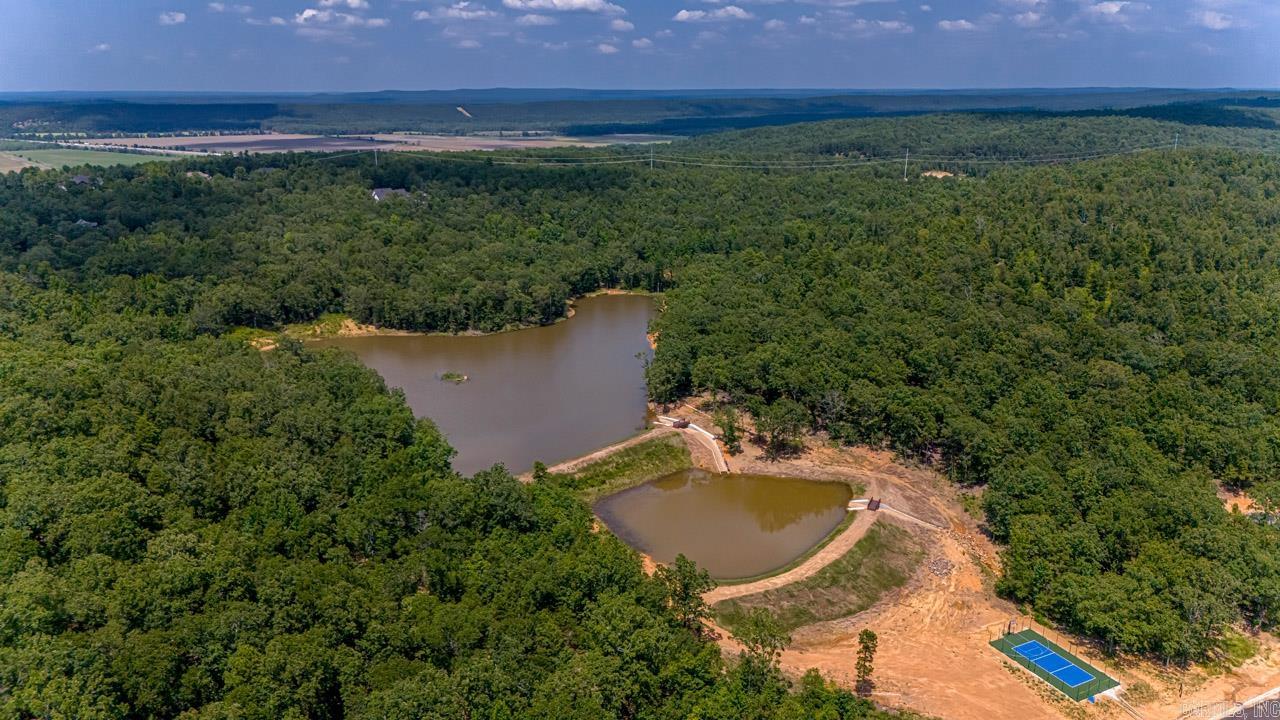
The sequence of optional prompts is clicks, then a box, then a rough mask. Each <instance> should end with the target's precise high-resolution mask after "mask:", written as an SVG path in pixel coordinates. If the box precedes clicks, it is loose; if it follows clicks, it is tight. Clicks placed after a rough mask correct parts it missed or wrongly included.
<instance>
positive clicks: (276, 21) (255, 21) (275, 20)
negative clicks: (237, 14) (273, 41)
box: [244, 15, 289, 25]
mask: <svg viewBox="0 0 1280 720" xmlns="http://www.w3.org/2000/svg"><path fill="white" fill-rule="evenodd" d="M244 21H245V22H246V23H248V24H250V25H288V24H289V21H288V20H285V19H284V18H282V17H280V16H278V15H272V16H271V17H269V18H267V19H266V20H262V19H259V18H245V19H244Z"/></svg>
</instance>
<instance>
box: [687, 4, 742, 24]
mask: <svg viewBox="0 0 1280 720" xmlns="http://www.w3.org/2000/svg"><path fill="white" fill-rule="evenodd" d="M755 17H756V16H755V15H752V14H751V13H749V12H747V11H746V10H743V9H742V8H740V7H738V6H737V5H725V6H724V7H722V8H716V9H715V10H681V11H680V12H678V13H676V14H675V17H673V18H671V19H672V20H675V21H676V22H717V21H720V20H754V19H755Z"/></svg>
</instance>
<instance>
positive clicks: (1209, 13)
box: [1191, 10, 1235, 30]
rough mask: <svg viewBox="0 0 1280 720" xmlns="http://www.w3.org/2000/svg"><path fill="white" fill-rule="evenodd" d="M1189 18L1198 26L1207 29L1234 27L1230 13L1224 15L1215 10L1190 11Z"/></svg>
mask: <svg viewBox="0 0 1280 720" xmlns="http://www.w3.org/2000/svg"><path fill="white" fill-rule="evenodd" d="M1191 19H1192V20H1194V21H1195V23H1196V24H1197V25H1199V26H1200V27H1203V28H1208V29H1209V30H1226V29H1228V28H1232V27H1235V20H1234V19H1232V17H1231V16H1230V15H1224V14H1222V13H1220V12H1218V11H1217V10H1201V11H1200V12H1196V13H1192V15H1191Z"/></svg>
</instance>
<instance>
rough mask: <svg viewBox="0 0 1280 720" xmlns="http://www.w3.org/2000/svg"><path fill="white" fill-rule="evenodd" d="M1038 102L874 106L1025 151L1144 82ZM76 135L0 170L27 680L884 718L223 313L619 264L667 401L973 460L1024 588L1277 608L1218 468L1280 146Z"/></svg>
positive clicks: (20, 695)
mask: <svg viewBox="0 0 1280 720" xmlns="http://www.w3.org/2000/svg"><path fill="white" fill-rule="evenodd" d="M1012 122H1013V121H1011V120H1008V119H1000V118H987V117H981V116H965V117H964V118H956V117H947V118H931V117H922V118H912V119H904V120H899V121H896V122H893V123H887V122H882V121H870V124H869V127H872V128H878V129H879V132H881V133H882V134H883V136H882V137H879V138H878V139H876V138H874V137H872V138H870V139H867V140H865V142H874V143H878V144H879V145H880V146H882V147H889V146H892V145H894V144H895V143H898V142H899V141H900V140H899V136H900V135H901V134H920V135H921V136H926V135H927V134H928V132H929V130H930V128H933V129H935V130H936V129H937V127H939V126H940V125H939V124H941V126H943V127H948V128H953V129H954V133H949V135H953V136H955V137H958V138H960V139H963V138H965V137H972V138H978V137H980V136H981V135H982V128H983V126H984V125H986V126H987V129H988V131H989V132H990V133H994V134H997V135H1003V136H1004V137H1005V138H1009V137H1012V138H1013V139H1002V140H1000V141H999V142H1001V143H1006V145H1005V146H1007V147H1014V146H1015V145H1016V146H1018V147H1022V146H1023V143H1026V147H1028V151H1030V149H1031V148H1032V147H1033V145H1032V144H1033V143H1034V137H1035V134H1036V132H1038V131H1039V132H1043V133H1044V144H1045V145H1054V144H1055V143H1058V144H1061V143H1063V142H1065V141H1064V140H1062V139H1061V138H1068V139H1069V138H1075V137H1080V138H1087V137H1088V136H1089V134H1090V133H1091V132H1099V133H1101V132H1104V130H1103V129H1102V128H1110V129H1111V132H1112V133H1113V135H1114V137H1115V138H1116V139H1117V140H1118V141H1123V142H1137V141H1138V140H1139V139H1140V137H1141V136H1140V133H1142V132H1145V131H1146V130H1145V128H1149V127H1150V125H1149V123H1153V122H1155V121H1151V120H1145V119H1130V118H1078V119H1069V120H1060V119H1052V120H1036V121H1034V122H1032V123H1030V124H1029V125H1028V126H1027V128H1026V129H1025V130H1024V131H1023V133H1022V134H1021V135H1017V134H1014V135H1012V136H1011V135H1010V131H1009V130H1008V127H1007V125H1008V124H1009V123H1012ZM876 123H879V124H876ZM966 123H968V125H966ZM1039 123H1049V124H1039ZM1058 123H1065V125H1058ZM857 125H858V123H853V124H851V125H850V126H849V127H850V128H852V129H850V130H849V131H848V132H849V133H850V134H851V135H857V134H858V133H862V132H863V131H862V130H860V129H858V128H857V127H856V126H857ZM1054 128H1058V129H1054ZM845 131H846V130H845V125H843V124H835V125H829V126H813V127H810V126H803V125H802V126H797V127H796V128H794V129H792V130H790V131H776V130H775V131H752V132H750V133H739V134H734V135H732V136H728V137H726V138H724V139H708V140H707V141H705V143H706V147H712V146H714V145H716V144H717V143H723V147H724V151H725V152H730V151H732V149H733V148H736V147H741V144H742V143H743V142H744V141H745V139H746V138H750V137H753V136H754V137H767V138H772V140H771V141H775V142H776V146H775V147H776V148H777V151H778V152H779V153H783V152H787V150H786V148H785V138H786V133H788V132H791V133H792V134H791V141H792V143H793V145H792V149H791V150H790V152H794V153H806V152H812V151H813V148H814V145H813V143H814V142H815V140H817V139H818V138H819V137H821V136H823V135H828V136H832V137H836V136H838V135H839V133H841V132H845ZM867 132H871V131H867ZM1215 132H1218V130H1215ZM1238 132H1241V133H1243V136H1248V133H1246V132H1245V131H1238ZM1249 132H1254V133H1256V132H1265V131H1249ZM873 134H874V133H873ZM1109 137H1110V136H1109ZM934 140H935V144H937V143H940V142H941V141H940V140H938V139H937V138H934ZM700 142H702V141H700ZM860 142H862V141H860ZM952 142H953V143H954V144H955V147H957V148H958V149H960V150H962V151H963V150H964V148H963V147H961V145H960V140H958V139H957V140H953V141H952ZM991 147H992V146H991V145H981V146H977V147H970V148H969V151H970V152H973V153H975V154H979V153H990V152H994V150H991ZM694 149H696V147H695V146H694V144H693V143H690V144H688V145H684V144H682V145H680V146H677V147H676V148H673V152H674V151H677V150H679V151H686V150H689V151H692V150H694ZM192 169H200V170H203V171H205V172H207V173H209V174H211V175H212V176H213V177H212V178H211V179H209V180H206V179H203V178H201V177H199V176H194V177H188V176H187V174H186V173H187V171H188V170H192ZM76 172H83V170H78V171H76ZM91 172H92V174H93V175H94V176H96V177H97V178H100V179H101V184H95V183H88V184H84V185H77V184H75V183H70V182H68V179H69V175H70V174H72V173H69V172H64V171H36V170H26V171H23V172H22V173H20V174H9V175H5V176H3V177H0V271H2V274H0V707H4V709H5V713H6V714H9V715H13V716H17V717H30V716H36V717H43V716H57V715H59V714H61V715H62V716H77V717H172V716H176V715H179V714H182V713H187V715H186V716H188V717H201V718H203V717H209V718H213V717H264V718H265V717H348V716H350V717H432V715H431V714H430V713H431V712H435V713H436V716H438V717H457V716H460V715H469V716H470V717H491V718H504V717H512V718H533V717H539V718H543V717H557V718H560V717H565V718H576V717H581V718H597V717H634V718H683V717H690V716H693V717H704V718H735V719H736V718H752V717H759V718H802V717H803V718H808V717H819V716H823V717H843V718H850V717H869V716H871V715H869V713H872V712H873V711H872V710H871V709H870V708H869V706H867V705H866V704H865V703H862V702H861V701H858V700H857V699H856V698H854V697H853V696H851V695H848V694H846V693H842V692H837V691H834V690H832V689H830V688H828V687H826V686H825V685H823V684H822V682H821V681H820V680H819V679H817V678H814V677H810V678H808V679H806V680H805V682H804V683H802V684H800V685H799V686H797V688H796V690H797V692H796V693H795V694H786V692H785V689H786V685H787V683H786V682H785V681H784V680H782V679H781V677H780V676H779V675H778V672H777V670H776V665H775V655H774V654H773V651H772V648H773V647H775V645H776V642H777V640H778V638H777V634H776V633H774V632H770V628H769V627H768V626H767V625H768V623H767V621H765V620H764V619H759V623H757V624H758V625H759V626H760V627H756V628H755V630H756V631H757V632H755V634H754V635H753V638H754V639H753V640H752V642H753V647H755V648H756V650H757V652H756V653H755V654H753V655H752V656H751V657H749V658H748V660H747V662H745V663H742V664H736V665H732V666H726V665H725V664H724V662H723V661H721V660H720V659H719V655H718V652H717V651H716V649H715V647H714V645H712V644H709V643H708V642H707V641H706V640H705V638H701V637H700V636H698V634H697V633H695V632H692V631H691V630H690V623H689V622H688V620H689V616H688V614H687V613H686V612H682V610H681V608H680V607H679V603H676V606H673V605H672V603H671V602H670V601H671V599H673V598H678V597H680V595H681V594H680V592H679V590H680V583H681V582H682V579H681V578H679V577H675V578H673V577H670V576H667V577H660V578H657V579H647V578H645V577H644V575H643V573H642V572H641V571H640V566H639V564H638V562H637V561H636V558H635V557H634V555H633V554H632V553H631V552H630V551H628V550H627V549H626V548H625V547H624V546H623V545H621V544H619V543H618V542H617V541H615V540H612V539H610V538H608V537H607V536H601V535H598V534H594V533H592V532H591V523H590V514H589V511H588V510H587V509H586V507H585V506H583V505H582V504H581V503H580V502H579V501H578V500H576V499H574V497H573V496H572V495H571V494H570V492H569V491H568V490H567V489H564V488H560V487H558V486H556V485H555V484H545V485H543V484H534V485H532V486H525V485H520V484H519V483H516V482H515V481H513V480H512V479H511V478H510V477H509V476H508V475H507V474H506V473H505V472H503V471H501V470H495V471H492V472H486V473H481V474H479V475H477V476H476V477H474V478H461V477H458V476H456V475H455V474H454V473H452V472H451V470H450V469H449V464H448V463H449V455H450V451H449V449H448V448H447V446H446V445H445V443H444V442H443V441H442V440H441V438H440V437H439V435H438V433H437V432H436V431H435V430H434V429H433V427H432V425H430V423H426V422H415V421H414V419H413V418H412V416H411V414H410V412H409V411H408V409H407V408H406V407H405V406H404V403H403V401H402V398H400V397H398V396H397V395H396V394H394V393H388V392H387V391H386V389H385V388H384V387H383V386H382V384H381V383H380V382H379V381H378V380H377V378H376V377H375V376H374V375H372V374H371V373H369V372H367V371H365V370H362V369H360V368H358V367H357V366H355V365H354V364H353V363H352V361H351V360H350V358H348V357H345V356H341V355H338V354H334V353H328V352H322V353H317V352H313V351H309V350H307V349H305V348H302V347H299V346H294V345H289V344H287V343H286V345H285V346H283V347H282V348H280V349H279V350H278V351H275V352H272V353H266V354H260V353H257V352H256V351H253V350H251V349H249V348H248V347H246V346H245V345H244V344H242V343H238V342H236V341H235V340H233V339H230V338H228V337H225V334H226V331H228V330H231V329H233V328H236V327H239V326H244V325H249V326H254V325H256V326H259V327H264V326H275V325H278V324H280V323H285V322H292V321H299V320H306V319H310V318H314V317H317V316H318V315H319V314H320V313H323V312H330V311H336V312H345V313H348V314H350V315H352V316H354V317H356V318H357V319H359V320H361V321H364V322H375V323H379V324H384V325H390V326H396V327H403V328H413V329H422V330H461V329H468V328H475V329H498V328H503V327H509V326H513V325H521V324H530V323H540V322H547V321H549V320H552V319H554V318H557V317H560V316H562V315H563V313H564V310H565V302H564V301H565V300H566V299H567V298H570V297H572V296H574V295H577V294H581V293H583V292H586V291H588V290H592V289H596V288H600V287H606V286H625V287H634V288H643V289H648V290H662V291H664V292H666V293H667V295H666V299H665V303H664V305H665V312H664V313H663V314H662V316H661V317H660V318H659V319H658V320H657V323H656V328H655V329H656V330H657V331H658V332H659V336H660V338H661V340H660V343H659V346H658V350H657V353H656V356H655V358H654V361H653V363H652V365H651V366H650V369H649V384H650V392H651V394H652V395H653V397H655V398H656V399H658V400H670V399H674V398H676V397H679V396H682V395H684V394H687V393H690V392H711V393H714V394H716V395H717V396H718V397H719V398H720V399H722V400H723V401H725V402H729V403H733V404H735V405H737V406H739V407H741V408H743V409H746V410H748V411H749V412H751V413H752V414H754V415H755V416H756V417H757V418H759V419H762V420H763V421H765V423H766V424H773V425H780V423H778V422H774V421H776V420H778V419H779V418H781V419H783V420H786V419H798V420H799V421H800V422H801V423H803V424H807V425H809V426H811V427H812V428H813V429H815V430H820V431H823V432H826V433H829V434H830V435H831V436H832V437H833V438H836V439H838V440H841V441H845V442H859V443H870V444H874V445H880V446H885V447H890V448H893V449H895V450H896V451H898V452H899V453H901V454H902V455H904V456H907V457H911V458H915V459H918V460H920V461H922V462H930V463H935V464H936V465H937V466H938V467H940V468H941V469H943V470H945V471H947V472H948V473H949V474H950V475H951V476H952V477H953V478H954V479H955V480H956V481H957V482H961V483H967V484H971V485H975V486H981V487H983V488H985V490H984V502H985V506H986V512H987V521H988V524H989V526H990V528H991V531H992V533H993V534H994V535H995V536H996V538H997V539H999V540H1000V541H1001V542H1003V543H1005V544H1006V550H1005V556H1004V560H1005V574H1004V576H1003V578H1002V579H1001V581H1000V588H1001V591H1002V592H1004V593H1005V594H1007V595H1008V596H1009V597H1011V598H1013V599H1016V600H1018V601H1020V602H1025V603H1027V604H1028V605H1030V606H1032V607H1034V608H1035V609H1036V610H1037V611H1038V612H1040V613H1042V614H1044V615H1047V616H1049V617H1051V618H1053V619H1054V620H1056V621H1057V622H1059V623H1061V624H1063V625H1064V626H1067V627H1069V628H1071V629H1073V630H1076V631H1079V632H1083V633H1086V634H1088V635H1091V636H1093V637H1096V638H1098V639H1100V640H1101V641H1103V642H1104V643H1107V644H1108V645H1109V646H1111V647H1115V648H1120V649H1125V650H1131V651H1138V652H1145V653H1151V654H1153V655H1156V656H1160V657H1166V658H1170V659H1174V660H1190V659H1197V658H1201V657H1203V656H1204V655H1205V654H1206V653H1207V652H1210V651H1211V650H1212V648H1213V647H1214V645H1215V643H1216V642H1217V640H1218V638H1220V637H1221V635H1222V633H1223V632H1224V631H1225V630H1226V628H1228V627H1229V626H1231V625H1232V624H1237V623H1249V624H1252V625H1256V626H1260V627H1271V626H1272V625H1273V624H1274V623H1275V621H1276V618H1277V612H1278V611H1280V543H1278V542H1277V541H1278V540H1280V536H1278V535H1277V530H1276V529H1275V528H1273V527H1271V526H1268V525H1264V524H1260V523H1257V522H1254V521H1253V520H1250V519H1248V518H1245V517H1241V516H1238V515H1230V514H1228V513H1226V512H1225V511H1224V510H1223V508H1222V504H1221V503H1220V502H1219V501H1218V500H1217V499H1216V497H1215V496H1214V490H1215V483H1222V484H1224V485H1228V486H1232V487H1241V488H1253V489H1255V490H1256V491H1260V492H1263V493H1265V492H1266V491H1267V490H1268V489H1276V485H1275V483H1276V482H1277V467H1278V461H1280V457H1278V456H1277V453H1278V452H1280V442H1278V441H1277V438H1280V417H1277V410H1278V409H1280V408H1278V407H1277V403H1278V402H1280V400H1278V398H1280V347H1278V346H1277V345H1278V336H1277V333H1278V332H1280V316H1278V315H1277V313H1280V305H1278V304H1277V303H1276V298H1275V294H1276V289H1277V287H1278V285H1277V283H1278V281H1280V270H1278V267H1277V263H1278V261H1280V255H1278V254H1277V252H1278V251H1277V247H1280V243H1277V240H1278V239H1280V238H1278V237H1277V234H1278V229H1280V197H1278V196H1280V160H1277V159H1276V158H1274V157H1271V156H1268V155H1261V154H1250V153H1242V152H1239V151H1230V150H1213V149H1204V148H1199V149H1192V150H1185V149H1184V150H1180V151H1178V152H1176V153H1175V152H1171V151H1160V152H1152V153H1142V154H1134V155H1127V156H1121V157H1114V158H1109V159H1105V160H1099V161H1093V162H1083V163H1070V164H1062V165H1056V166H1051V167H1017V166H1013V167H1002V166H991V167H988V169H987V170H985V171H984V172H983V174H982V175H981V176H980V177H969V178H962V179H961V178H957V179H951V180H932V179H922V178H918V177H915V178H912V181H911V182H906V183H904V182H902V180H901V177H900V173H901V166H895V167H878V166H873V167H868V168H861V169H857V170H839V171H803V172H801V171H795V172H791V171H779V170H770V171H746V170H734V169H718V168H696V167H687V168H680V167H670V166H667V167H662V166H660V167H658V168H657V169H652V170H651V169H649V168H648V167H640V166H598V167H578V168H550V167H540V168H539V167H505V166H498V165H492V164H489V163H486V162H485V161H484V160H483V159H481V158H479V157H478V156H474V155H468V156H460V157H457V158H454V159H449V160H446V159H437V158H432V157H429V156H412V155H406V156H396V157H392V158H387V157H385V156H384V157H383V158H382V160H381V162H380V164H379V165H378V166H376V167H375V166H374V164H373V163H372V161H371V159H369V158H365V157H337V156H333V157H323V156H320V157H317V156H260V157H247V158H246V157H237V158H222V159H216V160H200V161H189V162H188V161H179V162H175V163H169V164H163V165H162V164H151V165H144V166H139V167H133V168H113V169H107V170H102V169H97V170H93V171H91ZM379 186H385V187H404V188H407V189H409V190H411V191H412V193H413V195H412V197H410V198H406V199H391V200H387V201H384V202H374V201H373V200H372V199H371V198H370V197H369V189H370V188H372V187H379ZM81 219H84V220H89V221H92V222H96V223H98V225H97V226H96V227H85V226H83V225H78V224H77V221H78V220H81ZM685 580H687V578H686V579H685ZM749 625H752V624H750V623H749ZM752 626H753V627H754V625H752ZM851 662H852V660H851ZM823 708H825V709H823ZM822 713H826V715H822Z"/></svg>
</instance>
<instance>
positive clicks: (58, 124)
mask: <svg viewBox="0 0 1280 720" xmlns="http://www.w3.org/2000/svg"><path fill="white" fill-rule="evenodd" d="M1277 102H1280V96H1277V95H1276V94H1275V93H1265V92H1263V93H1259V92H1252V93H1249V92H1239V91H1211V90H1159V89H1107V88H1084V89H1076V90H1008V91H998V90H992V91H953V92H945V91H899V92H852V91H850V92H841V91H825V92H824V91H815V90H810V91H794V92H790V93H785V92H778V91H759V90H755V91H753V90H739V91H736V92H735V91H726V90H720V91H696V90H695V91H689V90H686V91H665V92H664V91H632V92H607V91H590V90H572V89H566V90H552V89H548V90H529V91H520V90H501V89H498V90H489V91H476V90H470V91H469V90H458V91H436V92H395V91H388V92H378V93H340V94H318V95H297V94H293V95H282V96H270V95H247V96H246V95H239V96H237V95H221V96H220V95H216V94H213V95H210V94H199V93H197V94H189V95H175V96H172V97H166V96H165V95H164V94H163V93H142V94H118V95H113V94H111V93H104V94H99V95H94V94H92V93H71V94H52V95H48V96H45V95H41V94H16V95H14V94H11V95H10V96H7V97H6V96H0V134H14V135H39V134H42V133H64V132H77V133H89V134H97V135H109V134H112V133H121V132H123V133H173V132H182V131H221V132H248V131H263V130H268V131H275V132H306V133H376V132H395V131H414V132H436V133H473V132H493V131H515V132H519V131H527V130H542V131H557V132H565V133H569V134H577V135H605V134H612V133H660V134H673V135H701V134H705V133H711V132H721V131H725V130H733V129H741V128H748V127H763V126H774V125H790V124H794V123H800V122H809V121H814V120H822V119H833V118H842V117H843V118H849V117H866V116H874V115H903V114H917V113H937V112H980V111H1005V112H1010V111H1038V112H1064V113H1106V114H1118V115H1131V116H1134V117H1155V118H1158V119H1162V120H1172V121H1179V122H1186V123H1192V124H1208V125H1224V126H1231V127H1275V120H1274V118H1272V117H1271V116H1270V115H1267V114H1266V113H1265V112H1258V111H1255V110H1252V109H1247V108H1253V107H1275V106H1276V103H1277ZM459 105H462V106H465V107H466V109H467V112H468V114H469V116H467V115H463V114H462V113H461V112H459V111H458V109H457V108H458V106H459Z"/></svg>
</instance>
